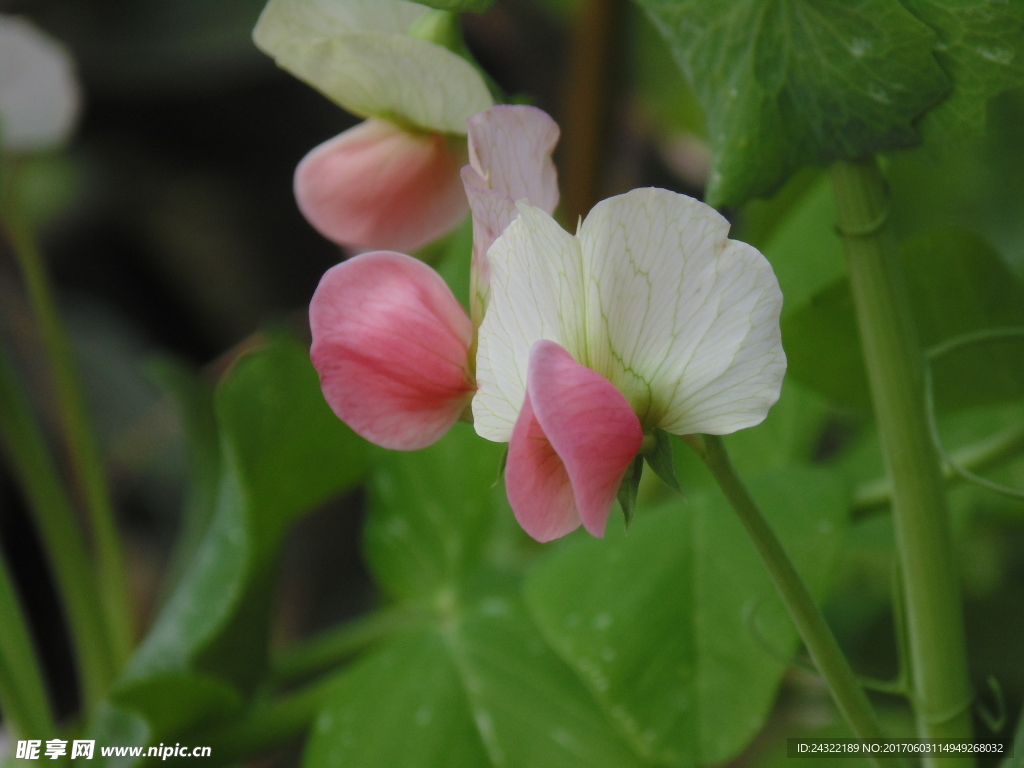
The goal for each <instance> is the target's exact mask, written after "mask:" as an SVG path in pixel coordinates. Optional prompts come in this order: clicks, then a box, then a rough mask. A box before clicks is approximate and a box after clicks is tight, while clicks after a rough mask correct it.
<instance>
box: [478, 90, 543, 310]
mask: <svg viewBox="0 0 1024 768" xmlns="http://www.w3.org/2000/svg"><path fill="white" fill-rule="evenodd" d="M558 135H559V130H558V124H557V123H556V122H555V121H554V120H552V119H551V118H550V117H549V116H548V115H547V113H546V112H544V111H543V110H540V109H537V108H536V107H527V106H516V105H500V106H496V107H492V108H491V109H488V110H487V111H485V112H479V113H477V114H475V115H473V116H472V117H470V118H469V121H468V136H469V165H466V166H464V167H463V169H462V182H463V184H464V185H465V187H466V197H467V198H468V199H469V206H470V209H471V210H472V211H473V267H472V270H473V275H472V278H471V283H472V286H473V289H472V300H473V302H472V303H473V321H474V323H475V324H476V325H479V324H480V320H481V319H482V318H483V310H484V308H485V307H486V304H487V294H488V283H489V277H490V276H489V269H488V264H487V249H488V248H490V247H491V243H493V242H494V241H495V240H496V239H497V238H498V236H499V235H500V234H501V233H502V232H504V231H505V227H507V226H508V225H509V224H510V223H512V220H513V219H515V217H516V214H517V211H516V201H518V200H522V199H524V198H525V199H526V200H528V201H529V202H530V204H531V205H534V206H536V207H538V208H541V209H543V210H544V211H546V212H547V213H552V212H553V211H554V210H555V206H557V205H558V176H557V172H556V171H555V164H554V163H553V162H552V160H551V153H552V152H553V151H554V149H555V144H557V143H558Z"/></svg>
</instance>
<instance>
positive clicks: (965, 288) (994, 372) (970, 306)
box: [782, 230, 1024, 409]
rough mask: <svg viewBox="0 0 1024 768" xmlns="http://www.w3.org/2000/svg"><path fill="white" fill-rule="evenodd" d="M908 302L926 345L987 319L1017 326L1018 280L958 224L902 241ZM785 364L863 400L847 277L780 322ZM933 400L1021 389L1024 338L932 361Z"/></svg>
mask: <svg viewBox="0 0 1024 768" xmlns="http://www.w3.org/2000/svg"><path fill="white" fill-rule="evenodd" d="M903 266H904V272H905V274H906V278H907V287H908V290H909V295H910V300H911V308H912V310H913V314H914V320H915V323H916V325H917V330H918V336H919V338H920V341H921V343H922V344H923V345H924V346H925V347H930V346H932V345H934V344H938V343H939V342H942V341H945V340H947V339H950V338H953V337H954V336H958V335H960V334H964V333H969V332H971V331H977V330H982V329H985V328H1000V327H1009V326H1018V327H1020V326H1024V286H1022V285H1021V284H1020V282H1019V281H1018V280H1017V279H1016V278H1015V276H1014V275H1013V274H1012V273H1011V272H1010V271H1009V269H1008V268H1007V267H1006V264H1005V263H1004V262H1003V260H1002V259H1001V258H1000V257H999V254H997V253H996V252H995V251H994V250H992V248H991V247H990V246H988V244H986V243H985V242H984V241H983V240H981V239H980V238H978V237H976V236H974V235H972V234H970V233H968V232H963V231H957V230H948V231H943V232H938V233H934V234H930V235H923V236H920V237H917V238H914V239H913V240H911V241H910V242H908V243H907V244H906V246H905V247H904V249H903ZM782 338H783V343H784V345H785V347H786V354H787V356H788V358H789V372H790V373H791V374H792V375H793V376H794V377H795V378H797V379H798V380H800V381H802V382H804V383H806V384H808V385H810V386H813V387H815V388H816V389H818V390H819V391H821V392H822V393H824V394H825V395H827V396H829V397H830V398H832V399H833V400H835V401H836V402H839V403H844V404H847V405H853V406H858V407H862V408H868V407H870V396H869V394H868V392H869V390H868V383H867V374H866V373H865V371H864V368H863V363H862V361H861V357H860V343H859V336H858V333H857V324H856V316H855V313H854V309H853V299H852V297H851V295H850V291H849V285H848V283H847V282H846V281H845V280H842V281H840V282H838V283H835V284H834V285H832V286H830V287H829V288H827V289H825V290H824V291H822V292H821V293H819V294H818V295H817V296H815V297H814V299H813V300H812V301H811V303H810V304H809V305H808V306H806V307H804V308H803V309H801V310H800V311H798V312H796V313H794V314H792V315H790V316H788V317H786V318H784V319H783V322H782ZM934 372H935V397H936V405H937V407H939V408H942V409H953V408H966V407H971V406H976V405H989V404H993V403H999V402H1004V401H1006V400H1012V399H1016V398H1019V397H1021V395H1022V394H1024V344H1021V343H1019V342H1001V343H988V344H979V345H976V346H972V347H968V348H963V349H960V350H958V351H956V352H954V353H951V354H949V355H946V356H945V357H943V358H941V359H940V360H939V361H937V362H936V363H935V366H934Z"/></svg>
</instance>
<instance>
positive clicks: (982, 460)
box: [853, 426, 1024, 517]
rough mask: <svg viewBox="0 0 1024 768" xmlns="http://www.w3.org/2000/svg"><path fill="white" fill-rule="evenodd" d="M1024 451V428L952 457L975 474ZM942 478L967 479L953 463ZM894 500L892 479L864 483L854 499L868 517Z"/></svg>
mask: <svg viewBox="0 0 1024 768" xmlns="http://www.w3.org/2000/svg"><path fill="white" fill-rule="evenodd" d="M1021 452H1024V427H1018V426H1013V427H1008V428H1006V429H1004V430H1002V431H1001V432H998V433H996V434H994V435H992V436H991V437H987V438H985V439H984V440H979V441H978V442H976V443H971V444H970V445H965V446H964V447H963V448H959V449H957V450H955V451H953V452H952V453H951V454H950V458H952V459H953V461H955V462H956V463H957V464H959V465H960V466H961V467H964V468H966V469H969V470H970V471H972V472H984V471H985V470H986V469H990V468H992V467H995V466H998V465H1000V464H1002V463H1003V462H1004V461H1007V460H1009V459H1012V458H1014V457H1016V456H1019V455H1020V454H1021ZM942 476H943V477H944V478H945V480H946V481H947V483H949V484H950V485H954V484H959V483H962V482H964V481H965V478H964V477H963V476H962V475H961V474H960V473H958V472H957V471H956V470H954V469H953V467H951V466H950V465H949V464H944V465H943V467H942ZM891 501H892V482H891V481H890V480H889V478H888V477H879V478H876V479H875V480H870V481H868V482H865V483H861V484H860V485H858V486H857V489H856V491H855V492H854V496H853V513H854V515H855V516H858V517H860V516H864V515H868V514H870V513H872V512H878V511H881V510H884V509H885V508H886V507H888V506H889V503H890V502H891Z"/></svg>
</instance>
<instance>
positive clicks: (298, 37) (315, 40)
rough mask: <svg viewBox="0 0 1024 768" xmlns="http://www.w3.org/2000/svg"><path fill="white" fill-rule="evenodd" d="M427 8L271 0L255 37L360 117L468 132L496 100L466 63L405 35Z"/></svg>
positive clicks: (389, 0) (376, 0)
mask: <svg viewBox="0 0 1024 768" xmlns="http://www.w3.org/2000/svg"><path fill="white" fill-rule="evenodd" d="M428 12H430V9H428V8H426V7H425V6H422V5H418V4H417V3H409V2H405V1H404V0H333V1H332V0H270V2H269V3H268V4H267V7H266V8H264V9H263V13H262V14H261V16H260V19H259V21H258V22H257V24H256V28H255V29H254V30H253V39H254V40H255V42H256V45H257V46H258V47H259V48H260V49H261V50H263V51H264V52H266V53H268V54H269V55H271V56H273V57H274V60H275V61H276V62H277V64H278V66H280V67H282V68H283V69H286V70H288V71H289V72H291V73H292V74H293V75H295V76H296V77H298V78H299V79H301V80H304V81H305V82H307V83H309V84H310V85H312V86H313V87H314V88H316V89H317V90H319V91H320V92H321V93H323V94H324V95H326V96H328V97H329V98H331V99H333V100H334V101H335V102H337V103H338V104H339V105H341V106H342V107H344V108H345V109H347V110H348V111H350V112H352V113H354V114H356V115H360V116H363V117H380V118H384V119H391V120H397V121H399V122H403V121H404V122H408V123H411V124H412V125H414V126H417V127H420V128H423V129H426V130H431V131H443V132H446V133H457V134H464V133H466V119H467V118H468V117H469V116H470V115H472V114H475V113H476V112H480V111H482V110H485V109H487V108H488V107H490V106H491V105H492V104H493V99H492V98H491V95H490V92H489V91H488V89H487V85H486V83H484V80H483V78H482V77H481V76H480V73H479V72H477V71H476V69H474V67H473V66H472V65H471V64H470V63H469V62H468V61H466V60H465V59H463V58H462V57H460V56H458V55H456V54H454V53H452V52H451V51H449V50H447V49H446V48H443V47H441V46H440V45H436V44H434V43H431V42H428V41H426V40H421V39H418V38H414V37H410V36H408V35H407V34H406V33H407V32H408V29H409V27H410V26H411V25H412V24H413V23H415V22H416V21H417V20H418V19H419V18H420V17H421V16H422V15H423V14H424V13H428Z"/></svg>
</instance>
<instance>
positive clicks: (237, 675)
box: [115, 336, 365, 738]
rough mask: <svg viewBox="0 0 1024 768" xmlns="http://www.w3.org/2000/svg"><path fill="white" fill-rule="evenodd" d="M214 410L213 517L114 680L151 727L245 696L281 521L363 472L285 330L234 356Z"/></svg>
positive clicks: (191, 719)
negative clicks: (217, 472) (216, 472)
mask: <svg viewBox="0 0 1024 768" xmlns="http://www.w3.org/2000/svg"><path fill="white" fill-rule="evenodd" d="M215 410H216V417H217V429H218V433H219V436H220V452H221V460H220V466H221V476H220V482H219V486H218V492H217V503H216V509H215V511H214V514H213V518H212V520H211V521H210V522H209V525H208V526H207V528H206V531H205V533H204V535H203V538H202V541H201V542H200V543H199V545H198V547H197V549H196V551H195V554H194V556H193V557H192V559H191V561H190V562H189V564H188V566H187V568H185V570H184V573H183V575H182V577H181V579H180V581H179V582H178V584H177V587H176V589H175V590H174V592H173V593H172V595H171V596H170V598H169V600H168V601H167V604H166V605H165V606H164V608H163V610H162V611H161V613H160V615H159V616H158V618H157V620H156V622H155V623H154V625H153V628H152V629H151V631H150V633H149V634H148V636H147V637H146V638H145V640H144V641H143V643H142V645H141V646H140V647H139V649H138V650H137V652H136V653H135V655H134V656H133V658H132V659H131V661H130V662H129V665H128V668H127V669H126V671H125V673H124V676H123V678H122V680H121V681H120V683H119V685H118V686H117V690H116V691H115V701H116V702H117V703H118V704H119V705H121V706H124V707H126V708H128V709H134V710H135V711H138V712H140V713H142V714H143V715H144V716H145V717H146V719H147V720H148V722H149V724H150V726H151V727H152V728H153V729H154V731H155V733H154V735H155V737H159V738H164V737H167V736H169V735H170V734H172V733H178V732H181V731H182V730H184V729H186V728H188V727H189V726H190V725H192V724H194V723H196V722H198V721H199V720H201V719H204V718H205V719H206V720H207V722H208V721H209V719H210V718H213V717H215V716H217V715H222V714H226V713H228V712H231V711H233V710H235V709H237V708H238V707H240V706H241V704H242V702H243V696H244V694H245V693H246V692H247V691H248V690H250V689H251V687H252V686H253V685H254V684H255V682H256V680H257V679H258V677H259V675H260V673H261V672H262V669H263V666H264V664H265V661H266V651H267V647H266V645H267V627H268V621H269V611H270V606H271V601H272V598H273V576H274V572H275V566H276V556H277V550H278V548H279V546H280V543H281V539H282V537H283V534H284V532H285V529H286V526H287V525H288V523H289V522H291V521H292V520H294V519H295V517H296V516H298V515H299V514H301V513H303V512H306V511H308V510H310V509H312V508H313V507H315V506H316V505H317V504H319V503H321V502H323V501H325V500H326V499H327V498H328V497H329V496H331V495H333V494H336V493H339V492H341V491H343V490H345V489H347V488H349V487H351V486H352V485H353V484H354V483H355V482H356V481H357V480H358V479H359V477H360V476H361V475H362V473H363V471H364V464H365V456H364V453H365V452H364V447H365V444H364V443H363V441H362V440H360V439H359V438H357V437H356V436H355V435H354V433H352V432H351V431H350V430H349V429H348V428H347V427H345V426H344V425H343V424H342V423H341V422H339V421H338V420H337V419H336V418H335V417H334V415H333V414H332V413H331V411H330V409H329V408H328V407H327V405H326V403H325V402H324V400H323V397H322V395H321V393H320V387H319V382H318V379H317V375H316V372H315V371H314V370H313V367H312V365H311V364H310V362H309V356H308V354H307V353H306V351H305V349H304V348H303V347H301V346H299V345H298V344H297V343H296V342H294V341H292V340H291V339H288V338H285V337H283V336H279V337H276V338H274V339H272V340H271V341H270V342H269V343H268V344H267V346H266V347H264V348H263V349H261V350H259V351H257V352H255V353H253V354H251V355H248V356H246V357H245V358H243V359H241V360H240V361H239V362H238V363H236V365H235V366H234V367H233V368H232V370H231V371H230V372H229V373H228V374H227V376H226V377H225V379H224V380H223V381H222V382H221V384H220V386H219V388H218V390H217V393H216V398H215Z"/></svg>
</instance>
